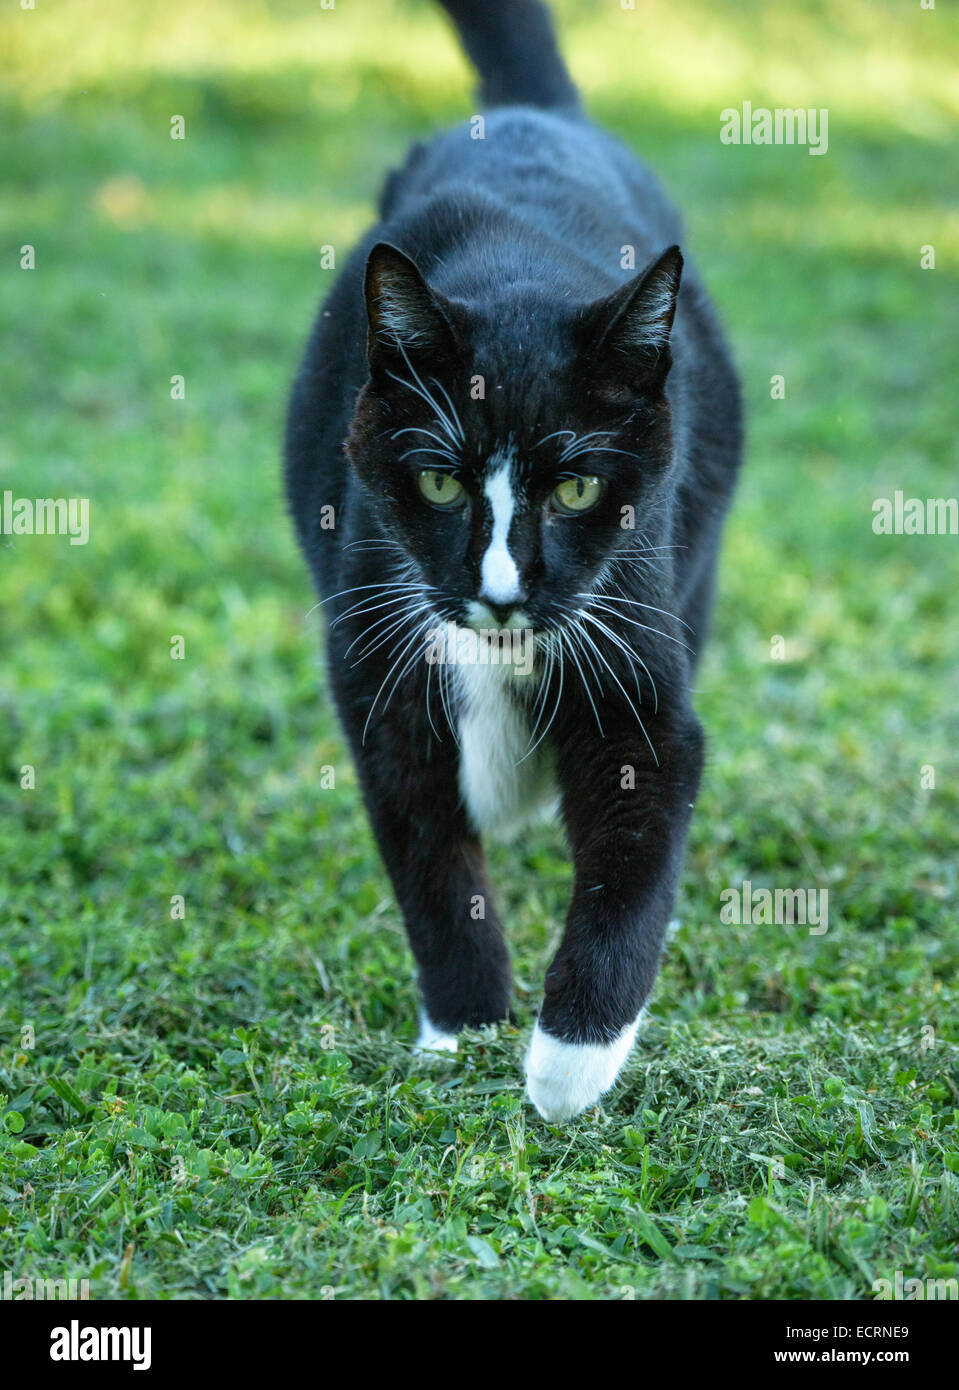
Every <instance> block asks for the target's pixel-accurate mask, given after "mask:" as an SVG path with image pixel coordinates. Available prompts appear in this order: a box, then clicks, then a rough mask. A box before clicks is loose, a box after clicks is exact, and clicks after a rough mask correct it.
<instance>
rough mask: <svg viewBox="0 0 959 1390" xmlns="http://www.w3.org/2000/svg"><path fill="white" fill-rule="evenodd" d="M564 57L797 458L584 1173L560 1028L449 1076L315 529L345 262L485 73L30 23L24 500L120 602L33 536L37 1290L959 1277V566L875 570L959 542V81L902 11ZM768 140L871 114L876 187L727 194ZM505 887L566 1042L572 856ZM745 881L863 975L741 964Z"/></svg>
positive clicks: (13, 210) (31, 1061) (764, 962)
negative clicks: (739, 892) (661, 212)
mask: <svg viewBox="0 0 959 1390" xmlns="http://www.w3.org/2000/svg"><path fill="white" fill-rule="evenodd" d="M559 8H560V10H561V12H562V20H563V29H564V43H565V47H566V50H567V51H568V52H569V53H570V54H571V55H572V65H573V67H574V70H575V72H576V75H577V77H578V79H579V80H580V81H581V82H582V83H583V85H584V87H585V89H586V92H587V98H588V101H589V104H590V107H591V109H592V110H593V112H594V113H595V114H596V116H597V117H598V118H599V119H601V120H602V121H604V122H605V123H607V124H608V125H609V126H611V127H612V128H613V129H615V130H617V131H619V132H620V133H621V134H623V135H624V136H625V137H626V138H627V139H629V140H630V141H631V143H632V144H633V145H634V146H635V147H636V148H638V149H639V150H640V151H641V152H642V153H643V154H644V155H645V156H646V157H647V158H648V159H649V160H650V161H651V162H652V164H653V165H654V167H656V168H657V169H658V170H659V171H660V173H661V174H662V176H663V177H664V179H665V181H666V183H667V185H668V186H669V188H670V189H671V190H672V192H673V194H674V195H675V197H676V199H677V200H678V202H679V203H680V205H681V206H682V207H683V208H684V209H685V211H686V214H687V220H688V244H689V246H690V247H691V249H692V250H693V252H694V254H695V255H696V256H697V259H698V260H699V262H700V264H701V266H702V268H703V270H704V272H705V274H706V276H707V279H708V281H709V283H710V285H711V286H712V288H713V290H714V293H715V297H716V299H717V301H718V303H719V306H720V309H721V311H722V313H723V315H724V317H725V320H726V322H727V324H728V326H729V330H730V334H731V337H732V339H733V342H734V345H735V350H736V354H737V357H738V359H739V362H740V364H741V368H742V373H743V380H744V389H745V395H746V400H747V405H748V411H749V422H750V443H749V456H748V467H747V469H746V472H745V474H744V477H743V484H742V489H741V492H740V495H739V498H738V501H737V505H736V509H735V513H734V515H733V517H732V519H731V522H730V526H729V531H728V538H727V545H726V549H725V553H724V559H723V566H722V576H721V581H722V582H721V592H720V600H719V606H718V611H717V617H716V624H715V629H714V635H713V641H712V644H711V647H710V649H709V653H708V658H707V660H706V662H705V665H704V667H703V669H702V672H701V675H700V680H699V688H698V692H697V706H698V708H699V710H700V713H701V715H702V717H703V719H704V721H705V723H706V726H707V729H708V731H709V735H710V762H709V767H708V772H707V776H706V779H705V785H704V789H703V794H702V798H701V802H700V804H699V808H698V812H697V815H696V818H695V822H694V829H693V833H692V838H691V843H690V849H689V855H688V861H687V867H686V873H685V876H684V882H683V888H682V892H681V898H680V902H679V904H678V915H679V917H680V919H681V923H682V925H681V927H680V929H679V931H678V933H677V934H676V935H675V937H674V938H673V939H672V941H671V942H670V945H669V949H668V954H667V958H666V961H665V964H664V968H663V971H662V975H661V978H660V981H659V984H658V986H657V989H656V992H655V995H654V998H653V1001H652V1010H651V1017H650V1021H649V1024H648V1026H647V1028H646V1030H645V1032H644V1034H643V1036H642V1041H641V1044H640V1046H639V1048H638V1049H637V1052H636V1055H635V1056H634V1058H633V1060H632V1061H631V1063H630V1064H629V1066H628V1068H627V1071H626V1073H625V1076H624V1080H623V1082H622V1084H621V1085H620V1086H619V1087H618V1089H617V1090H616V1091H615V1092H614V1093H613V1094H612V1096H611V1097H610V1098H609V1099H608V1101H607V1103H606V1104H605V1105H604V1106H603V1107H602V1108H601V1109H597V1110H595V1111H591V1112H589V1113H587V1114H586V1115H585V1116H584V1117H582V1118H581V1119H579V1120H577V1121H575V1122H574V1123H572V1124H571V1125H569V1126H568V1127H567V1128H565V1129H562V1130H561V1129H558V1128H553V1127H550V1126H548V1125H545V1124H543V1123H542V1122H541V1121H540V1120H539V1118H538V1117H537V1116H536V1115H535V1114H534V1113H533V1112H532V1111H531V1110H530V1109H529V1107H528V1105H527V1104H526V1103H525V1100H524V1096H523V1091H522V1088H521V1085H520V1081H519V1068H520V1060H521V1055H522V1045H523V1030H522V1029H521V1030H519V1031H514V1030H512V1029H509V1028H505V1027H504V1028H501V1029H500V1030H499V1031H498V1033H496V1034H491V1035H477V1036H475V1037H473V1038H470V1039H468V1040H467V1043H466V1045H465V1047H464V1048H463V1051H462V1053H461V1055H460V1056H459V1057H458V1058H457V1059H456V1060H455V1061H445V1062H442V1061H438V1062H435V1063H432V1064H427V1063H424V1062H422V1061H421V1060H419V1059H418V1058H416V1057H415V1056H414V1055H413V1053H412V1050H411V1046H410V1044H411V1040H412V1037H413V1032H414V1020H415V1011H416V996H415V991H414V986H413V982H412V970H411V964H410V958H409V955H408V953H407V949H406V946H405V942H404V938H403V933H402V928H401V923H400V921H399V917H398V913H397V910H396V907H395V904H394V903H393V900H392V897H391V894H390V890H389V885H388V883H387V880H386V877H385V874H384V872H383V870H382V868H381V866H380V864H379V861H378V858H377V854H376V849H375V845H374V842H373V840H372V837H371V834H370V831H369V828H368V826H367V823H366V820H365V817H364V814H363V812H362V809H361V806H360V801H359V797H358V794H357V790H356V783H355V777H354V774H353V771H352V769H351V767H350V764H349V762H348V760H347V757H346V754H345V751H344V747H343V743H342V741H341V739H340V736H339V733H338V731H337V728H336V725H335V722H334V720H333V718H332V716H331V712H330V708H329V705H328V703H327V701H326V700H325V699H324V697H323V695H322V691H321V686H322V674H321V673H320V672H319V671H318V662H317V650H318V627H317V619H316V617H315V615H314V617H312V618H309V619H307V618H306V616H305V615H306V613H307V610H308V609H309V608H310V607H311V605H312V604H313V602H314V599H313V596H312V595H311V593H310V590H309V586H308V583H307V578H306V574H305V570H304V567H303V565H302V563H301V561H300V558H299V556H298V554H297V553H296V551H295V548H294V544H293V541H292V537H291V532H290V527H289V525H288V524H287V521H286V518H285V516H284V509H283V504H282V499H281V491H280V482H279V467H278V454H279V434H280V428H281V420H282V412H283V408H284V397H285V392H286V390H287V386H288V382H289V380H290V377H291V375H292V372H293V369H294V366H295V364H296V361H297V358H298V354H299V352H300V349H301V345H302V342H303V340H304V337H305V334H306V332H307V328H308V325H309V323H310V320H311V318H312V315H313V313H314V312H315V307H316V302H317V299H318V297H319V295H320V294H321V293H323V292H325V290H326V289H327V288H328V286H329V284H330V283H331V279H332V274H333V272H330V271H324V270H322V269H321V268H320V248H321V247H322V246H324V245H333V246H335V247H336V249H337V253H338V255H344V254H345V253H346V252H347V251H348V249H349V245H350V242H351V240H352V239H353V238H354V237H355V236H356V235H357V234H358V232H359V231H360V230H361V229H362V227H363V226H364V225H365V223H366V222H367V220H368V219H369V217H370V214H371V207H372V201H373V198H374V195H375V193H376V190H377V186H378V183H379V180H380V178H381V176H382V174H383V173H384V171H385V170H386V169H387V168H388V167H389V166H390V164H391V163H393V162H395V161H396V160H397V159H398V158H400V157H401V154H402V151H403V149H404V147H405V146H406V144H407V142H408V141H409V140H410V139H411V138H414V137H417V136H422V135H424V134H425V133H427V132H428V131H429V130H430V129H432V128H434V126H435V125H438V124H440V123H443V122H449V121H452V120H454V119H457V118H459V117H462V116H465V115H467V114H469V113H470V111H471V110H472V107H471V102H472V100H473V98H472V97H470V96H469V95H468V93H469V90H470V86H469V77H468V74H467V71H466V68H465V65H464V63H463V61H462V59H461V58H460V57H459V55H458V53H457V52H456V50H455V47H454V45H453V43H452V41H451V39H450V37H449V34H448V32H447V31H446V30H445V29H444V27H443V24H442V22H441V20H440V19H439V18H438V17H437V16H436V14H435V13H434V12H433V10H432V9H431V7H430V6H428V5H424V4H410V3H407V4H402V5H401V4H397V5H396V6H395V7H394V6H392V5H390V4H389V3H388V2H387V0H376V5H375V10H376V14H375V17H374V15H373V9H374V6H373V4H372V0H371V3H370V4H369V5H364V6H363V7H357V6H351V5H349V4H347V3H346V0H341V3H340V4H338V5H337V6H336V7H335V9H334V10H332V11H322V10H320V9H319V7H318V6H316V5H315V4H307V3H302V2H301V0H297V2H296V3H294V2H293V0H285V3H276V4H273V5H271V6H270V7H269V8H267V7H265V6H263V5H260V4H258V3H253V0H230V3H228V2H227V0H211V3H209V4H208V5H205V6H204V12H203V20H202V23H201V22H200V20H199V18H198V15H197V10H196V7H195V6H193V5H190V4H188V3H186V0H169V3H168V4H166V5H164V6H163V8H162V10H161V11H158V10H157V9H156V7H155V6H150V5H148V4H146V3H143V0H139V2H138V3H134V4H129V3H128V4H125V5H121V4H120V3H119V2H118V0H114V2H113V3H109V4H106V5H103V6H101V7H100V9H99V11H98V22H97V23H95V24H91V23H90V18H89V14H88V13H87V7H86V6H83V5H81V4H79V3H76V0H64V3H62V4H60V5H57V6H41V7H38V8H37V10H35V11H21V10H20V9H19V8H16V7H9V8H8V12H7V14H6V17H5V18H4V19H3V20H2V21H0V34H2V46H3V47H4V50H5V52H7V54H8V61H7V64H6V72H5V76H4V78H3V87H2V90H0V104H2V114H3V123H4V128H5V130H6V149H5V153H4V166H5V168H6V171H7V176H6V180H5V187H4V190H3V192H2V194H0V223H2V229H3V245H4V247H5V248H6V249H5V251H4V255H3V271H2V276H3V292H2V296H0V302H2V310H0V312H2V313H3V315H4V318H5V320H8V321H9V325H10V327H11V332H10V333H8V335H7V336H6V341H7V344H8V351H7V354H6V357H5V360H4V387H5V391H4V396H5V404H6V405H7V407H8V408H7V410H5V411H4V415H5V417H6V418H5V420H4V423H3V438H2V442H0V483H2V486H3V487H5V488H11V489H12V490H13V492H14V494H15V495H30V496H32V495H34V493H35V494H36V495H38V496H39V495H49V496H74V497H76V496H79V497H88V498H90V499H91V501H92V507H93V521H92V536H91V540H90V544H89V545H88V546H86V547H71V546H70V545H69V544H68V543H67V542H66V541H65V540H64V539H62V538H29V537H19V538H14V537H0V602H2V624H0V769H2V776H0V921H2V929H0V1091H2V1092H3V1093H5V1096H6V1099H5V1101H4V1102H2V1104H0V1111H2V1118H0V1268H4V1269H8V1270H11V1271H13V1273H14V1274H15V1275H16V1276H19V1275H22V1274H32V1275H35V1276H37V1277H48V1278H49V1277H56V1276H58V1275H63V1276H66V1275H70V1276H73V1277H81V1278H89V1279H90V1280H91V1283H92V1292H93V1295H94V1297H99V1298H111V1297H113V1298H116V1297H127V1298H141V1299H142V1298H153V1297H161V1298H203V1297H223V1296H227V1295H229V1296H239V1297H250V1298H256V1297H267V1296H269V1297H277V1296H282V1297H320V1296H323V1297H331V1296H332V1297H336V1298H359V1299H377V1298H425V1299H431V1298H456V1299H505V1298H509V1299H514V1298H519V1299H578V1298H586V1299H619V1298H624V1297H625V1298H628V1297H633V1296H635V1297H654V1298H678V1297H693V1298H716V1297H718V1298H869V1297H871V1289H872V1281H873V1280H874V1279H876V1278H880V1277H888V1278H891V1277H892V1276H893V1274H894V1272H895V1271H896V1270H897V1269H898V1270H902V1271H903V1272H904V1274H905V1277H907V1278H910V1277H922V1276H931V1277H953V1276H956V1275H959V1250H957V1245H956V1230H957V1225H959V1138H957V1134H956V1118H957V1106H959V1091H957V1065H956V1063H957V1041H959V1039H957V1032H956V1002H957V1001H956V980H957V965H959V932H957V922H956V910H957V853H956V839H957V836H956V827H957V812H959V796H957V782H959V761H957V752H956V750H957V748H959V715H957V701H956V690H957V674H959V673H957V659H956V652H957V650H959V615H957V605H956V601H955V597H956V593H957V590H959V541H957V540H956V538H955V537H948V536H926V537H921V536H901V537H884V536H876V535H874V534H873V532H872V529H871V518H872V513H871V506H872V501H873V499H874V498H876V497H881V496H891V495H892V493H893V491H894V490H895V489H897V488H902V489H903V490H904V491H905V493H906V494H907V495H910V496H920V497H926V496H944V495H945V496H948V495H954V494H955V492H956V484H955V478H956V452H955V434H956V430H955V425H956V418H955V361H956V359H955V323H956V309H957V294H956V291H957V275H956V265H957V253H959V214H957V209H956V204H955V197H954V187H953V184H954V179H952V180H951V179H950V177H949V176H948V172H947V171H948V169H949V155H950V153H951V144H950V142H951V140H952V138H953V137H952V125H953V123H954V118H955V114H956V111H955V106H956V89H955V85H954V81H953V74H954V72H955V68H956V63H957V60H959V32H957V26H956V24H955V21H954V19H951V18H950V17H949V15H948V14H947V13H946V7H945V6H940V7H939V8H938V9H936V10H935V11H923V10H921V9H920V7H919V6H918V5H914V6H912V7H901V6H898V5H893V4H891V3H878V2H877V0H870V3H866V0H850V3H847V4H845V5H843V6H842V7H841V8H840V9H836V8H835V7H833V6H829V5H827V4H825V3H824V0H823V2H822V3H812V2H811V0H802V3H800V2H799V0H788V2H787V0H784V3H781V4H778V5H776V6H774V7H770V6H768V5H764V4H762V3H760V0H748V3H740V4H738V5H737V6H727V5H719V4H708V5H707V4H705V3H690V4H685V5H683V6H674V5H670V4H667V3H666V0H644V4H643V5H642V6H641V7H637V11H636V12H635V13H629V12H621V11H620V10H619V8H618V7H616V6H613V5H611V4H608V5H607V4H599V3H592V4H587V3H580V4H577V5H575V6H574V5H573V4H572V3H571V0H570V3H566V4H563V5H560V6H559ZM744 98H748V99H751V100H752V101H753V103H754V105H761V104H764V105H767V106H770V107H775V106H795V105H803V106H827V107H828V108H829V111H830V126H829V133H830V145H829V152H828V155H826V156H825V157H819V158H810V157H809V156H808V155H807V154H806V152H805V151H804V150H802V149H796V148H793V149H789V148H761V147H751V148H746V147H738V148H737V147H727V146H723V145H721V144H720V142H719V140H718V129H719V112H720V110H722V108H724V107H726V106H730V105H732V106H738V105H739V104H740V103H741V101H742V100H743V99H744ZM173 115H182V116H184V118H185V121H186V139H185V140H182V141H172V140H171V139H170V137H169V131H170V118H171V117H172V116H173ZM25 244H30V245H33V246H34V247H35V248H36V270H34V271H32V272H26V271H22V270H21V269H20V265H19V262H20V250H19V248H20V247H22V246H23V245H25ZM925 245H934V246H935V251H936V268H935V270H922V269H921V268H920V248H921V247H922V246H925ZM774 374H782V375H784V377H785V379H786V396H785V399H783V400H776V399H773V398H772V397H771V394H770V378H771V377H772V376H773V375H774ZM174 375H182V376H183V377H184V379H185V385H186V395H185V399H183V400H173V399H171V396H170V379H171V377H172V376H174ZM14 403H15V404H16V409H15V410H11V409H10V406H11V405H12V404H14ZM175 636H182V637H183V638H184V639H185V657H184V659H183V660H172V659H171V639H172V638H173V637H175ZM777 636H778V637H782V638H783V639H784V656H785V659H782V660H778V659H773V656H772V654H773V652H774V650H778V647H776V645H775V644H774V642H773V639H774V638H776V637H777ZM26 765H30V766H32V767H33V768H34V769H35V780H36V786H35V789H33V790H24V789H22V787H21V780H22V773H21V769H22V768H24V767H25V766H26ZM329 767H332V768H333V769H334V771H335V786H334V787H329V786H327V785H325V783H327V782H328V781H329V777H328V776H325V775H324V769H325V768H329ZM929 767H932V768H933V769H934V773H933V775H934V780H935V786H934V787H932V788H930V787H929V786H928V785H924V784H925V783H928V782H929V774H928V772H927V773H925V774H924V773H923V771H922V769H924V768H925V769H928V768H929ZM492 867H493V875H494V880H495V881H496V882H497V884H498V886H499V891H500V897H501V900H502V904H503V907H504V909H505V916H506V920H507V921H508V923H509V927H510V938H511V942H512V946H513V951H514V956H515V961H516V971H517V1002H518V1009H519V1013H520V1016H521V1020H522V1023H523V1025H524V1029H525V1028H527V1027H528V1026H529V1024H530V1022H531V1020H532V1018H533V1016H534V1014H535V1010H536V1006H537V1001H538V997H539V990H540V986H541V981H542V975H543V970H544V968H545V965H546V962H547V961H548V959H549V956H550V954H551V951H552V949H553V947H554V945H555V942H556V939H557V933H558V930H559V927H560V925H561V923H562V919H563V913H564V906H565V901H566V896H567V893H568V890H569V886H570V871H569V867H568V863H567V860H566V857H565V854H564V850H563V845H562V841H561V837H560V835H559V832H558V831H556V830H555V829H548V828H547V829H540V830H537V831H536V832H535V833H532V834H530V836H529V837H528V838H526V839H525V840H524V841H522V842H521V843H520V844H518V845H516V846H515V847H513V848H511V849H508V850H506V849H498V850H496V851H494V853H493V858H492ZM744 878H750V879H751V880H752V882H753V883H754V884H755V885H756V886H757V887H759V886H767V887H771V888H774V887H787V888H788V887H810V888H812V887H818V888H828V890H829V894H830V899H829V902H830V916H829V930H828V932H827V933H826V934H825V935H822V936H814V935H810V934H809V933H808V932H806V931H804V929H803V928H801V927H793V928H788V927H781V926H780V927H774V926H741V927H737V926H728V925H724V924H723V923H722V922H721V920H720V916H719V907H720V902H719V895H720V893H721V892H722V890H723V889H724V888H726V887H727V886H737V885H738V884H739V883H740V881H741V880H742V879H744ZM181 898H182V902H183V914H184V915H183V916H182V917H181V916H179V915H171V913H177V912H178V906H177V901H178V899H181ZM4 1107H5V1108H4Z"/></svg>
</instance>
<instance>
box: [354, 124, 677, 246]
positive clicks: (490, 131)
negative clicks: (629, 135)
mask: <svg viewBox="0 0 959 1390" xmlns="http://www.w3.org/2000/svg"><path fill="white" fill-rule="evenodd" d="M451 202H452V203H453V205H454V207H455V205H456V203H457V202H459V203H461V204H462V206H463V210H464V212H468V210H469V208H470V205H471V204H475V203H482V202H486V203H487V204H488V205H489V204H492V205H498V206H500V207H502V208H503V209H504V210H508V211H509V212H510V213H511V214H513V216H517V215H520V216H522V217H524V218H526V219H528V220H529V222H530V224H531V226H532V227H534V228H537V229H542V230H544V231H547V232H548V233H549V234H550V236H552V237H555V236H557V234H559V235H560V236H565V237H566V238H567V239H569V240H570V241H573V242H575V241H576V240H578V239H582V240H584V241H586V240H588V239H591V238H595V236H596V233H597V230H598V229H601V228H602V227H603V226H604V225H605V226H608V228H609V230H610V232H611V233H612V232H615V233H616V234H617V235H618V234H619V233H620V232H624V231H626V230H629V229H631V228H632V229H635V230H643V229H645V230H646V232H647V234H648V236H649V237H650V239H651V241H655V242H657V243H659V242H661V241H662V240H663V239H665V240H667V241H668V240H674V241H675V240H677V239H678V238H679V236H680V233H681V226H680V221H679V217H678V215H677V213H676V211H675V209H674V208H673V207H672V205H671V204H670V202H669V200H668V199H667V198H666V196H665V194H664V193H663V191H662V189H661V187H660V185H659V183H658V181H657V180H656V178H655V176H654V175H653V174H652V172H651V171H650V170H649V169H648V168H647V166H646V165H645V164H644V163H643V162H642V160H640V159H639V158H638V157H637V156H636V155H635V154H634V153H633V152H632V151H631V150H630V149H628V148H627V147H626V146H625V145H624V144H622V142H621V141H620V140H618V139H617V138H616V137H615V136H613V135H611V134H610V133H609V132H607V131H605V130H603V129H601V128H600V127H599V126H597V125H595V124H594V123H593V122H592V121H590V120H588V119H587V118H586V117H585V116H583V115H582V113H580V112H579V111H577V110H571V111H563V110H560V111H555V110H550V111H546V110H539V109H537V108H535V107H531V106H508V107H501V108H498V109H495V110H493V111H491V112H489V113H488V114H486V115H478V116H474V117H472V118H471V119H470V120H468V121H466V122H464V123H462V124H460V125H457V126H454V127H453V128H452V129H450V130H446V131H443V132H441V133H440V134H438V135H436V136H435V137H434V138H433V139H432V140H430V141H428V142H424V143H420V144H417V145H416V146H414V147H413V149H412V150H411V152H410V154H409V156H408V158H407V160H406V162H405V164H404V165H403V166H402V167H401V168H399V169H397V170H395V171H394V172H393V173H392V174H391V175H390V176H389V178H388V179H387V182H386V185H385V188H384V191H383V196H382V198H381V201H380V214H381V217H382V218H383V222H384V225H389V224H390V223H393V222H405V221H406V220H408V219H415V220H419V219H420V218H422V217H423V216H424V215H425V214H427V210H428V208H430V207H431V206H432V207H436V206H438V205H448V204H450V203H451ZM584 249H590V248H589V247H585V246H584Z"/></svg>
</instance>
